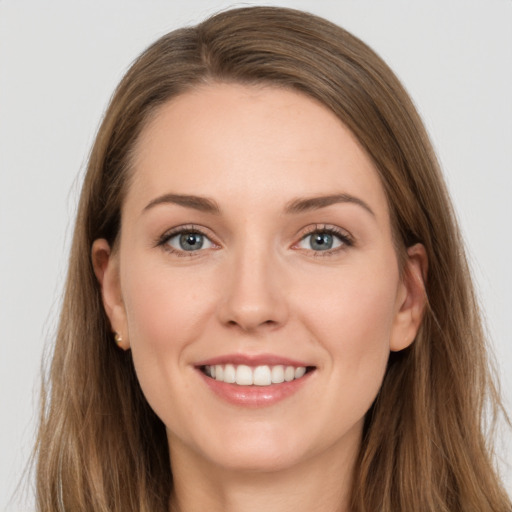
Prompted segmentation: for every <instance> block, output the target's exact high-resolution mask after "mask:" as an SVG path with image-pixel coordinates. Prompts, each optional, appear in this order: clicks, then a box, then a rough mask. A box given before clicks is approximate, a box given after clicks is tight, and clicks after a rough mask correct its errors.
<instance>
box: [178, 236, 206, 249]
mask: <svg viewBox="0 0 512 512" xmlns="http://www.w3.org/2000/svg"><path fill="white" fill-rule="evenodd" d="M180 246H181V248H182V249H183V250H184V251H193V250H195V249H201V247H202V246H203V236H202V235H200V234H198V233H186V234H185V235H181V236H180Z"/></svg>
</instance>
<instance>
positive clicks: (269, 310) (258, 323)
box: [220, 235, 287, 331]
mask: <svg viewBox="0 0 512 512" xmlns="http://www.w3.org/2000/svg"><path fill="white" fill-rule="evenodd" d="M278 260H279V258H278V255H277V254H276V251H275V250H274V249H273V248H272V247H271V244H269V243H268V242H264V241H263V240H262V239H261V238H260V237H258V236H256V235H247V236H244V237H243V240H240V241H239V243H238V244H237V245H236V246H235V247H234V248H233V250H232V254H231V258H230V262H229V263H230V266H229V269H228V271H227V272H228V277H227V280H226V283H225V284H226V286H225V288H224V297H223V300H222V303H221V306H220V315H221V321H222V322H223V323H226V324H231V325H235V324H236V325H238V326H239V327H240V328H241V329H243V330H244V331H250V330H254V329H257V328H260V327H263V326H267V327H268V326H274V327H275V326H277V325H280V324H282V323H283V322H284V321H285V320H286V318H287V306H286V300H285V299H286V298H285V295H284V293H283V292H284V290H283V289H282V283H281V280H282V273H281V272H280V271H279V261H278Z"/></svg>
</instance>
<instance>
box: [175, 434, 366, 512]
mask: <svg viewBox="0 0 512 512" xmlns="http://www.w3.org/2000/svg"><path fill="white" fill-rule="evenodd" d="M358 448H359V443H354V445H353V449H352V450H350V451H349V452H346V451H345V452H343V453H341V454H340V451H339V450H337V449H330V450H329V451H328V452H326V453H322V454H319V455H318V456H315V457H311V458H310V459H307V460H305V461H303V462H302V463H301V464H299V465H295V466H293V467H291V468H286V469H282V470H279V471H269V472H264V471H257V472H255V471H240V470H238V471H237V470H235V469H230V468H228V469H226V468H222V467H219V466H217V465H215V464H213V463H211V462H208V461H204V459H201V458H200V457H199V456H197V454H194V453H191V452H190V451H188V449H187V448H186V447H184V446H183V445H181V446H180V445H178V446H176V443H174V447H173V449H172V450H171V461H172V471H173V481H174V490H173V500H172V505H171V511H172V512H203V511H204V510H208V511H209V512H256V511H258V512H259V511H261V510H265V512H306V511H307V512H310V511H311V510H322V512H349V510H350V506H349V503H350V493H351V487H352V481H353V473H354V466H355V461H356V458H357V451H358Z"/></svg>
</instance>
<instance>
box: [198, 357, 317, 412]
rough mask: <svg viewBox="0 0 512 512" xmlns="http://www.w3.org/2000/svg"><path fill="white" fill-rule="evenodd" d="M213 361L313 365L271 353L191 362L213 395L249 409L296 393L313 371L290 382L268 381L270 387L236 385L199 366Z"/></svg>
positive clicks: (269, 364) (214, 363) (276, 401)
mask: <svg viewBox="0 0 512 512" xmlns="http://www.w3.org/2000/svg"><path fill="white" fill-rule="evenodd" d="M216 364H234V365H239V364H245V365H247V366H252V367H255V366H261V365H268V366H276V365H283V366H295V367H298V366H304V367H307V368H314V367H313V366H312V365H311V364H307V363H305V362H303V361H298V360H295V359H290V358H287V357H281V356H277V355H274V354H259V355H245V354H231V355H223V356H219V357H213V358H210V359H206V360H204V361H200V362H198V363H197V364H195V365H194V366H195V369H196V371H197V373H198V374H199V375H200V377H201V378H202V379H203V382H204V383H205V385H206V386H208V388H209V390H210V391H211V392H213V393H214V394H215V395H216V396H218V397H219V398H220V399H222V400H223V401H225V402H228V403H230V404H233V405H237V406H241V407H251V408H257V407H268V406H271V405H274V404H276V403H278V402H281V401H282V400H285V399H286V398H288V397H290V396H292V395H294V394H295V393H297V392H299V391H300V390H301V388H303V387H304V386H305V385H307V384H308V383H309V382H310V380H311V377H312V375H313V374H314V373H315V371H309V372H307V373H306V374H305V375H304V376H303V377H301V378H300V379H295V380H292V381H291V382H283V383H281V384H271V385H270V386H255V385H253V386H239V385H236V384H228V383H226V382H222V381H218V380H215V379H212V378H211V377H209V376H207V375H206V374H205V373H204V372H203V371H202V369H201V368H202V367H203V366H207V365H208V366H213V365H216Z"/></svg>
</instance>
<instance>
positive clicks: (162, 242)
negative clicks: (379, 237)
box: [155, 224, 354, 257]
mask: <svg viewBox="0 0 512 512" xmlns="http://www.w3.org/2000/svg"><path fill="white" fill-rule="evenodd" d="M317 233H318V234H327V235H331V236H334V237H336V238H338V239H339V240H340V241H341V245H340V246H339V247H336V248H334V249H327V250H325V251H314V250H313V249H303V250H307V251H309V252H313V254H314V256H315V257H323V256H332V255H334V254H336V253H338V252H339V251H343V250H346V249H347V248H348V247H352V246H353V245H354V240H353V238H352V237H351V236H350V235H349V234H348V233H347V232H346V231H343V230H341V229H340V228H338V227H336V226H330V225H324V224H316V225H315V226H312V227H310V228H306V230H305V231H304V232H303V233H302V234H301V237H300V239H299V241H298V242H296V243H295V244H294V245H293V246H292V248H297V245H298V244H300V243H301V242H302V241H303V240H305V239H306V238H307V237H308V236H312V235H314V234H317ZM182 234H197V235H201V236H204V237H205V238H207V239H208V240H209V241H210V242H211V243H212V244H213V245H214V246H217V247H218V244H216V243H215V242H213V241H212V240H211V238H210V236H208V235H207V234H206V232H205V230H204V229H203V228H200V227H197V226H195V225H193V224H190V225H186V226H179V227H176V228H174V229H172V230H170V231H167V232H166V233H164V234H163V235H162V236H160V237H158V239H157V240H156V244H155V245H156V246H157V247H162V248H163V249H164V250H165V251H167V252H169V253H171V254H174V255H176V256H179V257H194V256H197V255H198V254H197V253H199V252H203V251H200V250H197V251H185V250H176V249H174V248H173V247H171V246H170V245H169V243H168V242H169V240H171V239H172V238H173V237H175V236H177V235H182Z"/></svg>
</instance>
